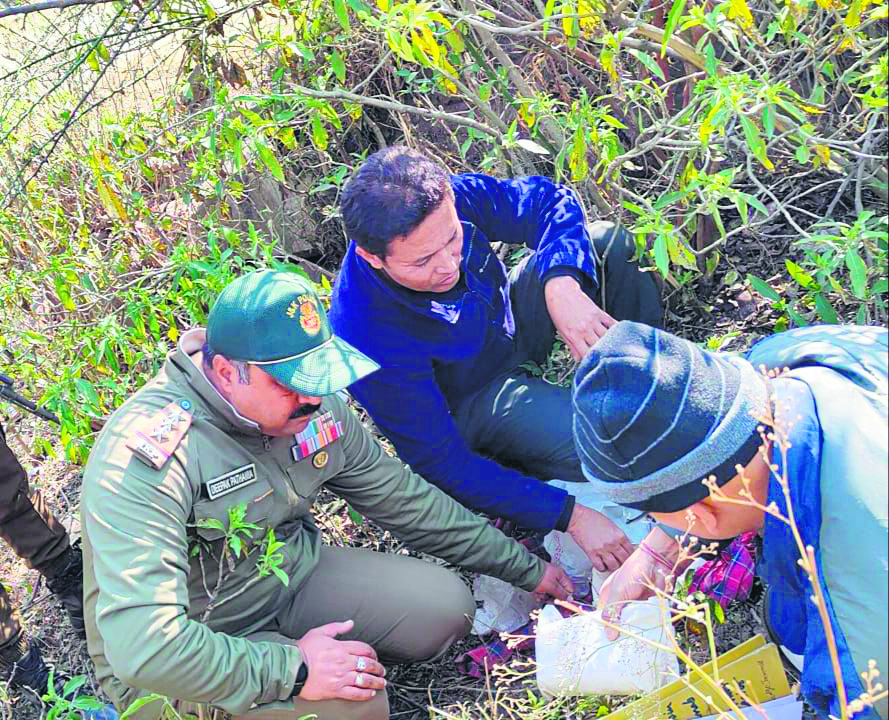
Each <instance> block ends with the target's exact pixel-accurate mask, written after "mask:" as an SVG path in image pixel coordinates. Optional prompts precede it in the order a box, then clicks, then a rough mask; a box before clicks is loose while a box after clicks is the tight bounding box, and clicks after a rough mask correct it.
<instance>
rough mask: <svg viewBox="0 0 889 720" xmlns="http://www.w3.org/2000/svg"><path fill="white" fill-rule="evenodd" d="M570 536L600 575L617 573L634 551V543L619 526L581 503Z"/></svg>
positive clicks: (569, 523)
mask: <svg viewBox="0 0 889 720" xmlns="http://www.w3.org/2000/svg"><path fill="white" fill-rule="evenodd" d="M568 534H569V535H570V536H571V537H573V538H574V542H576V543H577V544H578V545H580V548H581V550H583V551H584V552H585V553H586V554H587V556H588V557H589V558H590V561H591V562H592V563H593V567H594V568H596V570H598V571H599V572H605V571H607V570H617V568H619V567H620V565H621V563H622V562H623V561H624V560H626V559H627V558H628V557H629V556H630V553H632V552H633V544H632V543H631V542H630V541H629V539H628V538H627V536H626V535H624V533H623V531H622V530H621V529H620V528H619V527H618V526H617V525H615V524H614V523H613V522H612V521H611V520H609V519H608V518H607V517H605V516H604V515H603V514H602V513H600V512H596V511H595V510H591V509H590V508H588V507H586V506H585V505H581V504H580V503H577V504H575V505H574V511H573V512H572V513H571V520H570V521H569V522H568Z"/></svg>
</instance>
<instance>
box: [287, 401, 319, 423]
mask: <svg viewBox="0 0 889 720" xmlns="http://www.w3.org/2000/svg"><path fill="white" fill-rule="evenodd" d="M320 408H321V403H318V404H316V405H312V404H310V403H304V404H303V405H300V406H299V407H298V408H297V409H296V410H294V411H293V412H292V413H291V414H290V419H291V420H297V419H299V418H301V417H305V416H306V415H311V414H312V413H313V412H315V411H317V410H319V409H320Z"/></svg>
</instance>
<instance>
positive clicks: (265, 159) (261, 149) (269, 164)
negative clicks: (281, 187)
mask: <svg viewBox="0 0 889 720" xmlns="http://www.w3.org/2000/svg"><path fill="white" fill-rule="evenodd" d="M253 147H255V148H256V154H257V155H259V159H260V161H261V162H262V164H263V165H265V167H266V169H267V170H268V171H269V172H270V173H271V174H272V176H273V177H274V178H275V179H276V180H277V181H278V182H281V183H283V182H284V171H283V170H282V169H281V164H280V163H279V162H278V158H276V157H275V153H273V152H272V149H271V148H270V147H269V146H268V145H266V144H265V143H264V142H262V141H261V140H260V139H259V138H255V139H254V140H253Z"/></svg>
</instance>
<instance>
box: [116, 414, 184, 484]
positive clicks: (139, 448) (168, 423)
mask: <svg viewBox="0 0 889 720" xmlns="http://www.w3.org/2000/svg"><path fill="white" fill-rule="evenodd" d="M189 427H191V401H190V400H186V399H185V398H182V399H181V400H174V401H173V402H171V403H170V404H169V405H167V406H166V407H165V408H164V409H163V410H161V411H159V412H157V413H155V414H154V415H152V416H151V418H150V419H149V420H148V421H147V422H146V423H144V424H143V425H141V426H140V427H139V428H137V429H136V431H135V432H134V433H133V434H132V435H131V436H130V438H129V440H127V447H128V448H129V449H130V450H132V451H133V453H134V454H135V455H136V457H137V458H139V459H140V460H141V461H142V462H144V463H145V464H146V465H148V466H149V467H153V468H154V469H155V470H160V469H161V468H162V467H163V466H164V464H165V463H166V462H167V460H169V459H170V455H172V454H173V453H174V452H175V450H176V448H177V447H179V443H180V442H182V438H183V437H185V433H186V432H188V428H189Z"/></svg>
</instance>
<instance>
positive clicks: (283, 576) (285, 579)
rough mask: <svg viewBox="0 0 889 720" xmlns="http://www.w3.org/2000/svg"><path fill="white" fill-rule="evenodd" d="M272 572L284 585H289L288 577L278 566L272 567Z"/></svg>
mask: <svg viewBox="0 0 889 720" xmlns="http://www.w3.org/2000/svg"><path fill="white" fill-rule="evenodd" d="M272 572H273V573H275V577H276V578H278V580H280V581H281V582H282V583H284V587H290V577H289V576H288V575H287V573H286V572H284V571H283V570H282V569H281V568H279V567H273V568H272Z"/></svg>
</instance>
